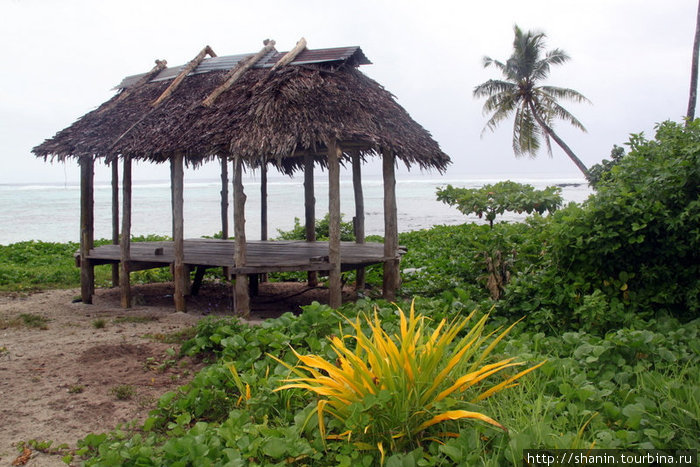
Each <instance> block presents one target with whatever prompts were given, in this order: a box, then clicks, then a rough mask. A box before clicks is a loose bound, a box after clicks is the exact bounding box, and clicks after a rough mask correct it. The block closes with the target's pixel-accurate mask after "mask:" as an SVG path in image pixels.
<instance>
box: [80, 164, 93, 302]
mask: <svg viewBox="0 0 700 467" xmlns="http://www.w3.org/2000/svg"><path fill="white" fill-rule="evenodd" d="M94 183H95V161H94V159H93V158H92V157H83V158H81V159H80V296H81V299H82V301H83V303H86V304H91V303H92V296H93V294H94V293H95V266H94V265H93V264H92V261H90V260H89V259H88V255H89V254H90V250H91V249H92V248H93V247H94V246H95V244H94V243H95V241H94V240H95V212H94V209H95V186H94Z"/></svg>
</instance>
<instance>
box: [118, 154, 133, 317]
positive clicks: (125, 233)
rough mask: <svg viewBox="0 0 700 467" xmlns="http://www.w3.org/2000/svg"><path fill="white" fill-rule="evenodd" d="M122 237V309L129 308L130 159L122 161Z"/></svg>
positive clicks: (120, 263) (120, 272)
mask: <svg viewBox="0 0 700 467" xmlns="http://www.w3.org/2000/svg"><path fill="white" fill-rule="evenodd" d="M122 165H123V167H122V171H123V175H122V235H121V238H120V239H119V247H120V248H119V249H120V253H121V258H120V262H119V265H120V267H121V270H120V271H119V289H120V293H121V305H122V308H131V281H130V277H129V272H130V269H131V264H130V259H131V158H130V157H129V156H124V160H123V161H122Z"/></svg>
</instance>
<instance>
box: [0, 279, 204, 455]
mask: <svg viewBox="0 0 700 467" xmlns="http://www.w3.org/2000/svg"><path fill="white" fill-rule="evenodd" d="M77 293H78V292H77V291H76V290H56V291H49V292H43V293H38V294H34V295H30V296H28V297H11V296H3V297H0V319H4V320H5V321H4V323H5V325H6V326H8V321H10V322H11V323H12V324H10V325H9V326H8V327H7V328H6V329H0V401H1V403H0V465H10V464H11V462H12V461H13V460H14V459H15V458H16V457H17V455H18V451H17V448H16V447H15V446H16V443H18V442H20V441H28V440H30V439H36V440H40V441H43V440H51V441H53V443H54V446H57V445H59V444H61V443H67V444H69V445H70V446H72V447H74V446H75V443H76V441H77V440H78V439H81V438H83V437H84V436H85V435H86V434H87V433H90V432H102V431H108V430H110V429H112V428H114V427H115V426H116V425H117V424H119V423H125V422H128V421H130V420H133V419H143V418H144V417H145V416H146V415H147V414H148V411H149V410H151V409H152V408H153V406H154V403H155V401H156V398H157V397H158V396H159V395H160V394H162V393H164V392H165V391H167V390H168V389H170V388H174V387H177V386H179V385H181V384H183V383H184V382H185V381H186V380H187V379H188V378H189V377H191V375H192V374H193V372H194V371H196V369H197V368H196V367H195V365H194V364H193V362H191V361H190V360H183V361H181V362H178V363H177V364H175V365H173V367H172V368H168V369H167V370H166V371H161V370H159V369H157V368H156V367H157V366H158V364H159V363H163V362H166V361H167V360H173V358H172V357H170V356H169V355H168V353H167V350H168V348H171V347H172V348H177V346H175V345H173V344H164V343H160V342H156V341H154V340H153V339H149V338H146V337H144V335H145V334H149V333H150V334H157V333H160V334H167V333H172V332H175V331H177V330H181V329H184V328H186V327H189V326H191V325H193V324H194V323H196V321H197V320H198V319H199V318H200V317H201V313H197V312H194V313H188V314H185V313H173V312H172V309H169V308H168V307H153V306H151V307H144V306H137V307H135V308H134V309H132V310H130V311H128V312H125V311H124V310H122V309H121V308H119V307H118V304H117V303H115V302H114V300H110V299H105V291H98V295H97V297H96V300H95V304H94V305H83V304H81V303H71V302H72V299H73V297H74V296H75V295H76V294H77ZM108 295H113V294H108ZM107 298H113V297H111V296H110V297H107ZM23 313H24V314H27V313H29V314H33V315H37V316H41V317H43V318H46V319H47V320H48V322H47V329H44V330H41V329H38V328H32V327H28V326H26V325H24V324H20V323H18V321H21V319H20V318H18V317H19V315H20V314H23ZM138 316H142V317H149V319H151V320H147V321H144V322H122V323H118V322H116V323H115V319H117V320H118V318H122V319H123V318H125V317H138ZM97 320H103V321H104V323H105V326H104V328H101V329H98V328H96V327H95V325H94V323H95V322H96V321H97ZM119 385H129V386H130V387H131V388H132V389H133V390H134V395H133V397H131V398H130V399H128V400H119V399H118V398H117V397H116V395H115V393H114V388H115V386H119ZM35 454H36V455H35V457H33V458H32V459H31V460H30V461H29V463H27V464H26V465H37V466H39V465H40V466H50V465H64V466H65V464H63V463H62V462H61V460H60V456H47V455H46V454H41V453H35Z"/></svg>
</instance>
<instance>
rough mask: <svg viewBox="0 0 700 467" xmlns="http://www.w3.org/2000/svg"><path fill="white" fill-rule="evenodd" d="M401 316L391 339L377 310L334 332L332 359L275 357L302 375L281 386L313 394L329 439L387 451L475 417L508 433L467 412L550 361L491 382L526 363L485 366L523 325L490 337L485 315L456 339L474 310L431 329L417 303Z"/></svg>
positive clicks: (322, 428)
mask: <svg viewBox="0 0 700 467" xmlns="http://www.w3.org/2000/svg"><path fill="white" fill-rule="evenodd" d="M398 313H399V319H400V321H399V334H398V335H397V334H394V335H392V336H390V335H389V334H387V333H386V332H385V331H384V329H383V328H382V323H381V321H380V319H379V317H378V315H377V313H376V311H375V313H374V316H373V317H367V316H363V317H359V316H358V317H357V319H355V320H350V319H347V318H346V320H347V321H348V323H349V324H350V326H351V327H352V329H353V334H351V335H346V336H343V337H337V336H332V337H330V341H331V347H332V349H333V351H334V352H335V354H336V355H337V359H336V360H335V361H334V362H329V361H327V360H326V359H324V358H322V357H320V356H318V355H300V354H299V353H297V352H296V351H294V349H292V350H293V351H294V354H295V355H296V356H297V358H298V359H299V362H300V364H299V365H297V366H292V365H289V364H288V363H286V362H283V361H282V360H280V359H278V358H276V357H274V356H272V355H270V357H272V358H274V359H275V360H277V361H278V362H279V363H281V364H282V365H284V366H286V367H287V368H289V369H290V370H291V371H292V373H293V374H294V375H295V376H296V377H292V378H290V379H287V380H286V381H285V383H286V384H284V385H283V386H281V387H279V388H277V389H275V391H281V390H285V389H292V388H300V389H305V390H308V391H311V392H313V393H315V394H316V395H318V396H319V401H318V404H317V415H318V422H319V427H320V431H321V435H322V436H323V438H324V439H346V440H348V441H354V442H355V443H356V444H357V445H358V446H359V447H361V448H367V449H379V451H380V452H382V453H384V452H385V450H392V451H393V450H398V449H404V448H406V447H408V446H414V445H417V444H418V443H420V441H421V440H423V439H428V438H430V439H435V437H436V436H441V435H443V436H444V435H448V436H449V435H451V433H438V432H431V431H433V428H431V427H433V425H436V424H439V423H441V422H444V421H447V420H460V419H475V420H480V421H482V422H485V423H488V424H491V425H494V426H496V427H498V428H501V429H503V430H506V428H505V427H504V426H502V425H501V424H500V423H498V422H497V421H495V420H494V419H492V418H491V417H489V416H487V415H485V414H483V413H481V412H477V411H473V410H467V409H469V408H473V407H474V404H475V403H477V402H479V401H481V400H483V399H485V398H487V397H490V396H492V395H493V394H496V393H497V392H499V391H502V390H504V389H506V388H509V387H513V386H516V385H517V384H518V383H517V382H516V381H517V380H518V379H519V378H521V377H522V376H524V375H526V374H527V373H529V372H530V371H533V370H534V369H536V368H537V367H539V366H541V365H542V364H543V363H544V362H542V363H539V364H538V365H535V366H533V367H530V368H528V369H525V370H523V371H520V372H517V373H515V374H513V373H514V372H513V371H512V370H511V371H507V372H506V373H508V376H506V377H501V378H500V379H499V381H497V382H496V383H495V384H494V383H491V384H488V381H491V380H493V379H494V376H495V375H496V374H497V373H500V372H504V370H507V369H508V368H512V367H516V366H521V365H523V364H524V363H522V362H516V361H514V358H506V359H503V360H500V361H497V362H494V363H486V359H487V357H488V356H489V354H491V352H492V351H493V349H494V348H495V346H496V345H497V344H498V343H499V342H500V341H501V340H502V339H503V338H504V337H505V336H506V335H507V334H508V333H509V332H510V330H511V329H512V328H513V326H515V324H517V323H514V324H513V325H511V326H510V327H508V328H507V329H505V330H503V331H502V332H500V333H498V332H499V331H500V329H498V330H496V331H494V332H492V333H489V334H486V335H484V325H485V323H486V320H487V318H488V315H485V316H483V317H482V318H481V319H479V320H478V321H477V322H476V323H475V324H474V325H473V326H472V327H471V329H469V330H468V331H467V332H466V334H464V335H463V336H462V337H460V338H459V339H458V336H459V335H460V333H461V332H462V331H463V330H464V329H465V328H466V326H467V324H468V323H469V322H470V321H471V320H472V318H473V317H474V314H475V312H472V313H471V314H470V315H469V316H467V317H465V318H458V319H455V320H454V321H452V322H450V323H448V322H447V321H446V320H444V319H443V320H442V321H441V322H440V323H438V325H437V327H435V328H434V329H433V330H432V332H430V331H429V330H428V329H426V327H425V326H424V324H425V321H426V318H425V317H424V316H421V315H416V314H415V310H414V306H413V304H411V310H410V312H409V315H408V316H406V315H405V313H404V312H403V310H401V309H400V308H399V309H398ZM363 321H364V323H366V324H367V326H368V327H369V331H370V332H369V333H368V334H365V331H364V330H363ZM487 380H488V381H487ZM326 415H328V416H331V417H333V418H335V419H337V420H338V421H339V422H340V423H335V425H334V426H335V428H336V429H337V428H338V427H339V426H340V427H342V428H341V430H342V433H340V434H327V433H326V431H327V430H326V420H325V419H326V417H325V416H326Z"/></svg>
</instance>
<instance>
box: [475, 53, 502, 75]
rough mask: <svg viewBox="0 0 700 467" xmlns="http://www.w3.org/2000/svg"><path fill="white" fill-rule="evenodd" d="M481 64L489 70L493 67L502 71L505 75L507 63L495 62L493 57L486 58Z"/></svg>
mask: <svg viewBox="0 0 700 467" xmlns="http://www.w3.org/2000/svg"><path fill="white" fill-rule="evenodd" d="M481 64H482V65H483V67H484V68H488V67H490V66H491V65H493V66H494V67H496V68H498V69H499V70H501V71H502V72H503V73H504V74H505V70H506V65H505V63H503V62H501V61H498V60H495V59H493V58H491V57H484V58H482V60H481Z"/></svg>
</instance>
